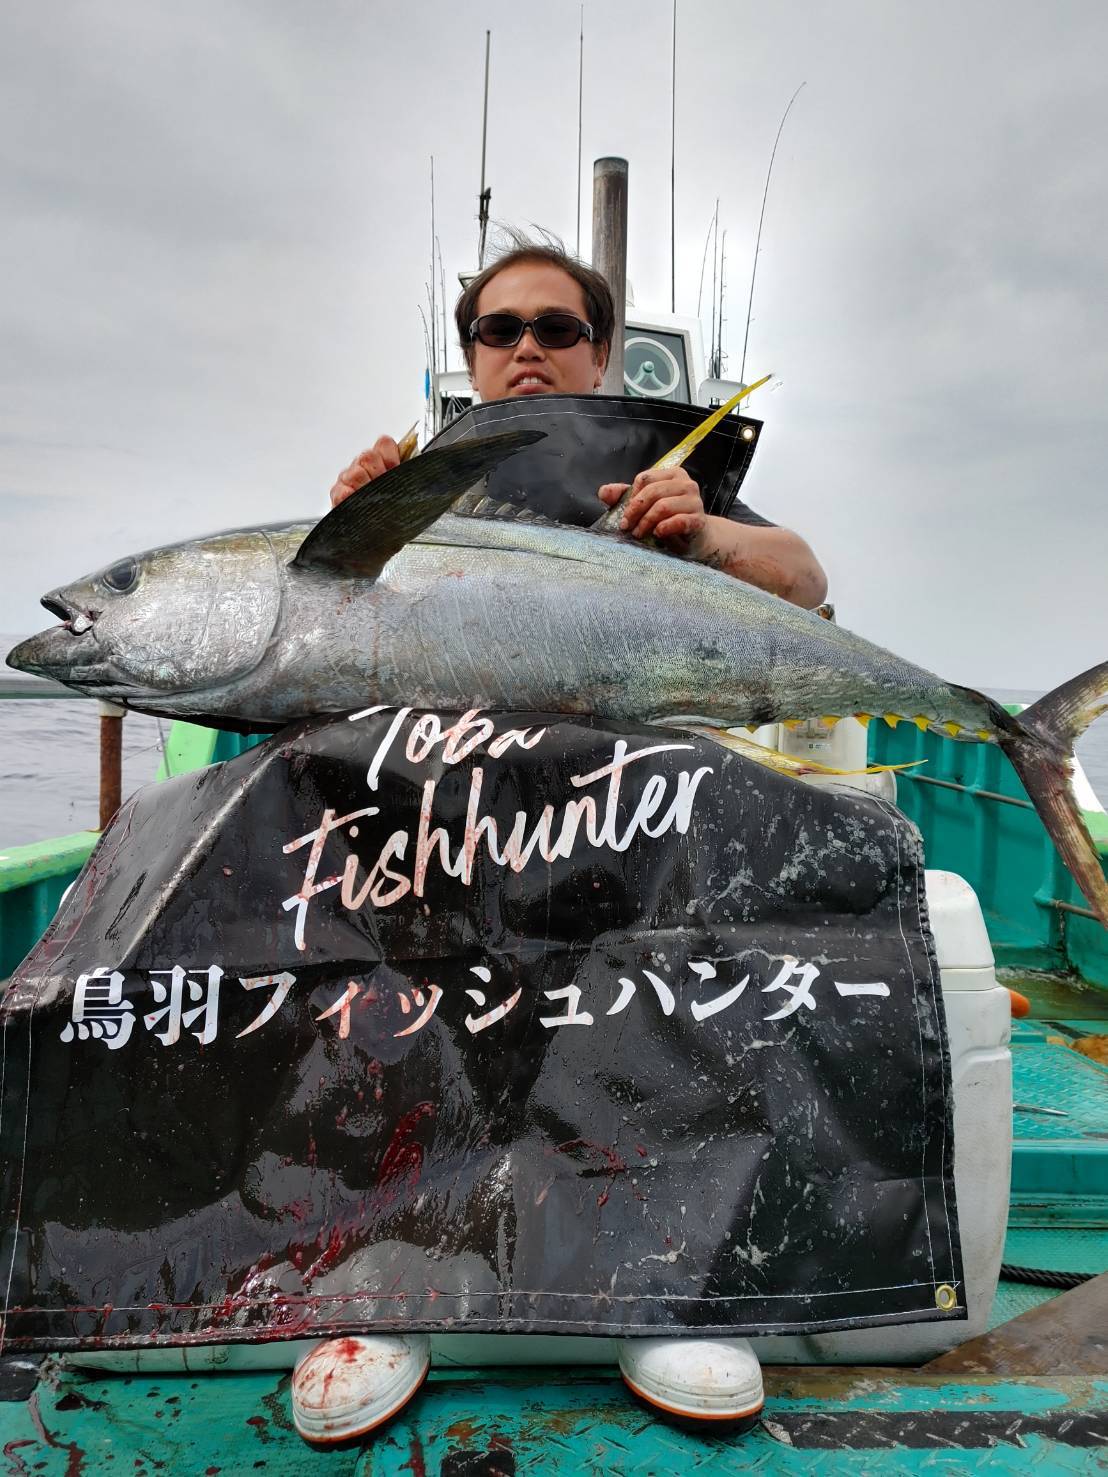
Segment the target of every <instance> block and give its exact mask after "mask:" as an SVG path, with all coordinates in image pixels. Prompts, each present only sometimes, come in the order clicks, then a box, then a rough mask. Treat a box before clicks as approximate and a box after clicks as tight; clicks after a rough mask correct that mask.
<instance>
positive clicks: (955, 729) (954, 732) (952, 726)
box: [943, 719, 962, 738]
mask: <svg viewBox="0 0 1108 1477" xmlns="http://www.w3.org/2000/svg"><path fill="white" fill-rule="evenodd" d="M943 727H944V728H945V729H946V731H947V733H949V734H950V736H951V738H957V737H958V735H959V734H960V733H961V732H962V725H961V724H960V723H955V722H954V720H953V719H951V721H950V722H949V723H944V724H943Z"/></svg>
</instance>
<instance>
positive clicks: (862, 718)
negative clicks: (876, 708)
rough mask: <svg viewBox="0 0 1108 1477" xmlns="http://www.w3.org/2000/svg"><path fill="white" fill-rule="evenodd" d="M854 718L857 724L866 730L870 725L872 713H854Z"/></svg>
mask: <svg viewBox="0 0 1108 1477" xmlns="http://www.w3.org/2000/svg"><path fill="white" fill-rule="evenodd" d="M854 716H855V718H856V719H857V720H858V722H859V723H860V724H861V725H862V727H863V728H868V727H869V725H870V720H871V719H872V717H873V714H872V713H855V715H854Z"/></svg>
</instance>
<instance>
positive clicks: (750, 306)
mask: <svg viewBox="0 0 1108 1477" xmlns="http://www.w3.org/2000/svg"><path fill="white" fill-rule="evenodd" d="M807 85H808V84H807V82H802V83H801V84H800V86H799V87H798V88H797V89H796V91H795V92H794V93H793V95H792V97H791V98H789V106H788V107H787V108H786V109H785V111H784V113H782V115H781V122H780V123H779V124H778V126H777V137H776V138H775V139H774V141H773V152H772V153H771V154H770V156H769V168H768V169H767V170H766V187H765V189H764V190H763V191H762V209H761V212H760V214H759V216H758V234H757V236H756V237H755V238H754V263H753V265H752V267H751V268H750V297H749V299H748V301H747V304H746V330H745V332H744V333H743V362H742V366H741V367H740V369H739V379H740V380H741V379H742V377H743V375H744V374H745V373H746V346H747V342H748V341H749V339H750V318H751V314H752V313H753V312H754V281H755V278H756V277H757V275H758V253H759V252H760V251H761V249H762V223H763V222H764V220H765V218H766V201H767V200H768V199H769V182H770V178H771V176H772V174H773V161H774V160H775V159H776V158H777V145H778V144H779V143H780V142H781V134H782V132H783V130H784V127H785V119H786V118H787V117H788V116H789V114H790V113H791V112H792V108H793V103H795V102H796V100H797V98H798V97H799V96H800V94H801V92H802V91H803V90H804V88H805V87H806V86H807Z"/></svg>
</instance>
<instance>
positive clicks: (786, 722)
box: [781, 718, 804, 733]
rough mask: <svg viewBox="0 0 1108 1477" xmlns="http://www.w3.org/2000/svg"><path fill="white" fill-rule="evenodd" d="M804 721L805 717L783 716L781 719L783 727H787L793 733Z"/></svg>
mask: <svg viewBox="0 0 1108 1477" xmlns="http://www.w3.org/2000/svg"><path fill="white" fill-rule="evenodd" d="M803 722H804V719H803V718H782V719H781V725H782V727H783V728H787V729H788V730H789V732H790V733H792V732H793V730H794V729H797V728H799V727H800V725H801V724H802V723H803Z"/></svg>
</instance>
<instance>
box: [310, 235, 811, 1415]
mask: <svg viewBox="0 0 1108 1477" xmlns="http://www.w3.org/2000/svg"><path fill="white" fill-rule="evenodd" d="M614 318H615V313H614V308H613V304H612V295H611V292H610V290H609V288H608V284H607V282H606V281H605V280H604V278H603V277H602V276H601V275H600V274H599V273H598V272H594V271H593V270H592V269H591V268H589V267H586V266H583V265H582V264H580V263H579V262H576V261H574V260H573V258H571V257H569V256H567V255H565V254H564V253H562V252H560V251H558V250H557V249H556V248H554V247H551V246H546V245H538V246H534V245H522V246H520V247H518V248H517V249H516V250H514V251H512V252H510V253H509V254H508V255H506V256H504V257H501V258H500V259H499V260H498V261H495V262H493V263H492V264H491V266H489V267H486V269H485V270H484V271H483V272H482V273H480V274H479V275H478V276H477V277H476V278H474V279H473V281H472V282H471V283H470V284H469V286H468V287H467V288H466V289H465V290H464V291H463V293H462V295H461V297H460V298H459V300H458V303H457V306H456V308H455V319H456V323H457V327H458V336H459V338H460V340H461V343H462V347H463V350H464V353H465V357H466V364H467V366H468V368H469V374H470V379H471V380H472V382H473V386H474V389H475V390H476V391H477V393H478V394H479V395H480V397H481V399H482V400H483V401H489V400H501V399H511V398H517V397H523V396H525V395H557V394H563V395H584V394H590V393H592V392H594V391H596V390H599V388H600V385H601V381H602V379H603V375H604V368H605V365H606V363H607V359H608V353H609V348H610V345H611V338H612V331H613V327H614ZM407 451H408V448H405V454H406V453H407ZM405 454H402V450H401V447H400V445H398V443H397V442H396V441H394V440H393V439H392V437H391V436H380V437H378V439H377V441H376V442H375V443H374V444H373V446H372V447H371V448H369V449H368V450H367V451H363V452H362V453H361V454H360V455H359V456H357V457H356V458H355V459H354V461H353V462H351V464H350V466H348V467H347V468H346V469H345V470H344V471H343V472H341V473H340V474H339V477H338V479H337V481H336V482H335V485H334V487H332V489H331V504H332V506H333V507H337V506H338V504H339V503H341V502H343V501H344V500H345V499H346V498H348V497H349V496H350V494H351V493H353V492H356V491H357V490H358V489H359V488H361V487H364V486H365V485H366V484H367V483H369V482H372V481H374V480H375V479H376V478H378V477H382V476H384V474H385V473H386V472H388V471H391V470H392V469H393V468H394V467H398V466H399V465H400V463H401V461H402V460H404V459H405ZM671 460H672V458H670V457H667V458H664V459H663V462H668V461H671ZM628 486H629V484H627V483H619V482H610V483H606V484H605V485H604V486H602V487H601V488H600V489H599V491H598V494H597V495H598V497H599V498H600V501H601V502H603V503H604V504H606V505H607V506H608V507H609V508H612V507H614V506H615V504H616V503H618V502H619V500H620V498H621V497H622V496H623V494H624V493H625V492H627V491H628ZM630 488H631V497H630V499H629V501H628V502H627V504H626V506H625V508H624V511H623V515H622V518H621V520H620V524H619V526H620V529H621V530H622V531H623V532H624V533H627V534H631V535H632V536H633V537H635V538H645V537H646V536H647V535H653V536H654V537H655V538H656V539H658V540H660V541H661V543H662V544H663V545H669V546H670V547H671V548H672V549H673V550H674V551H675V552H678V553H681V554H685V555H689V556H691V557H692V558H694V559H696V560H698V561H700V562H701V563H704V564H708V565H711V566H713V567H715V568H717V569H720V570H723V571H725V572H726V573H728V574H730V575H733V576H734V577H735V578H736V579H741V580H745V581H746V582H747V583H748V584H753V585H757V586H758V587H759V588H760V589H763V590H767V591H769V592H770V593H772V594H776V595H781V596H783V597H784V598H785V599H787V600H790V601H792V602H793V603H794V604H796V605H801V606H805V607H808V608H811V607H813V606H815V605H818V604H819V603H820V601H821V600H822V599H823V598H824V595H825V594H826V591H827V581H826V578H825V576H824V573H823V570H822V569H821V567H820V565H819V563H818V561H817V560H816V557H815V555H814V554H813V553H812V551H811V549H810V548H809V547H808V545H807V544H806V543H805V542H804V540H803V539H802V538H800V537H799V536H798V535H797V534H795V533H792V532H790V531H789V530H788V529H785V528H778V527H776V526H775V525H774V524H772V523H770V522H769V521H768V520H766V519H764V518H761V517H760V516H759V515H758V514H757V513H755V512H753V511H752V510H751V509H749V508H747V507H746V506H745V505H744V504H743V503H741V502H736V503H734V504H733V505H732V508H731V510H730V514H729V516H728V517H713V516H711V515H710V514H708V513H707V512H706V511H705V508H704V503H703V500H702V498H701V494H700V488H699V487H698V486H697V484H696V482H695V481H694V480H693V478H692V477H691V476H690V475H689V473H688V472H687V471H686V470H685V468H684V467H683V466H681V465H680V464H677V465H664V464H663V465H660V466H655V467H652V468H650V469H649V470H647V471H643V472H640V473H639V474H638V476H637V477H636V478H635V480H634V482H633V483H631V484H630ZM619 1349H620V1356H619V1363H620V1369H621V1372H622V1374H623V1377H624V1379H625V1380H626V1382H627V1383H628V1385H629V1386H630V1388H631V1389H632V1390H633V1391H634V1392H635V1393H636V1394H637V1395H638V1396H639V1397H640V1399H642V1400H644V1401H645V1402H646V1403H647V1404H649V1405H650V1406H651V1407H652V1408H653V1409H654V1410H656V1411H659V1412H661V1413H663V1414H671V1415H676V1416H678V1417H680V1418H683V1419H684V1420H685V1421H690V1420H691V1421H693V1422H699V1423H702V1424H704V1425H705V1426H706V1427H707V1428H709V1429H712V1430H713V1431H718V1430H720V1429H721V1427H728V1428H730V1429H732V1430H742V1429H745V1428H746V1427H747V1426H749V1425H750V1424H752V1423H753V1422H754V1421H755V1420H756V1419H757V1418H758V1415H759V1413H760V1411H761V1407H762V1400H763V1394H762V1378H761V1371H760V1369H759V1367H758V1360H757V1358H756V1357H755V1355H754V1353H753V1351H752V1349H751V1347H750V1344H749V1343H748V1342H747V1340H746V1339H729V1338H722V1339H721V1338H688V1337H685V1338H673V1337H671V1338H640V1339H630V1340H621V1341H620V1343H619ZM428 1363H429V1339H428V1337H427V1335H425V1334H416V1335H409V1336H403V1335H397V1334H389V1335H379V1336H370V1337H362V1338H356V1339H351V1338H345V1339H329V1340H324V1341H323V1342H322V1343H320V1344H319V1345H317V1347H316V1348H315V1349H314V1350H312V1351H311V1352H310V1353H309V1354H307V1355H306V1356H304V1357H303V1358H302V1359H301V1360H300V1361H299V1363H298V1365H297V1367H296V1369H295V1371H294V1373H293V1380H292V1405H293V1416H294V1420H295V1423H296V1426H297V1429H298V1430H299V1431H300V1433H301V1435H303V1436H305V1437H306V1438H307V1439H308V1440H309V1441H313V1442H316V1443H320V1444H328V1443H331V1442H334V1441H339V1440H344V1439H349V1438H350V1437H351V1436H353V1435H365V1434H367V1433H368V1432H369V1431H371V1430H373V1429H374V1428H375V1427H376V1426H378V1425H380V1424H382V1423H383V1422H384V1421H386V1420H388V1419H389V1418H390V1417H391V1416H392V1415H394V1414H396V1413H397V1411H398V1410H400V1409H402V1408H403V1406H404V1405H406V1404H407V1403H408V1401H409V1400H410V1399H411V1398H412V1396H413V1395H414V1394H415V1392H416V1391H417V1390H418V1389H419V1387H420V1385H421V1384H422V1382H423V1379H424V1377H425V1375H426V1373H427V1368H428Z"/></svg>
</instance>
